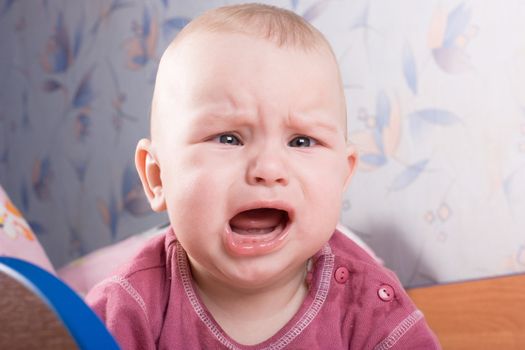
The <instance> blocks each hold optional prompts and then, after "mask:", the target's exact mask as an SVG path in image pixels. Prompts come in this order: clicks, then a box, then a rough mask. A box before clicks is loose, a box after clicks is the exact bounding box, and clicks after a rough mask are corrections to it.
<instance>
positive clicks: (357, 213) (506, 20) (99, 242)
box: [0, 0, 525, 286]
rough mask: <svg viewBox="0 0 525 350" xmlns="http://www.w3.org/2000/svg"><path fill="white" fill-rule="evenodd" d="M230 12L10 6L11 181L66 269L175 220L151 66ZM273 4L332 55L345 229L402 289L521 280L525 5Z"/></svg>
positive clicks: (135, 1) (456, 0)
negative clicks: (138, 165) (153, 117)
mask: <svg viewBox="0 0 525 350" xmlns="http://www.w3.org/2000/svg"><path fill="white" fill-rule="evenodd" d="M236 2H238V1H180V0H148V1H139V0H92V1H79V0H74V1H65V0H61V1H59V0H34V1H21V0H3V1H0V38H1V41H0V43H1V44H0V45H1V46H0V80H1V82H2V83H1V88H0V184H1V185H2V186H3V187H4V188H5V190H6V191H7V192H8V193H9V196H10V197H11V198H12V200H13V201H14V202H15V204H16V206H17V207H18V208H19V209H20V210H21V211H22V212H23V213H24V216H25V217H26V218H27V219H28V222H29V224H30V225H31V227H32V229H33V230H34V232H35V233H36V234H37V235H38V238H39V240H40V241H41V242H42V244H43V245H44V247H45V249H46V251H47V253H48V255H49V256H50V258H51V260H52V262H53V263H54V265H55V266H57V267H59V266H61V265H64V264H66V263H67V262H69V261H71V260H73V259H74V258H76V257H79V256H82V255H84V254H86V253H88V252H90V251H93V250H95V249H97V248H99V247H102V246H106V245H109V244H111V243H113V242H117V241H119V240H121V239H123V238H125V237H128V236H130V235H133V234H135V233H138V232H141V231H145V230H147V229H148V228H150V227H152V226H153V225H155V224H158V223H161V222H164V221H166V216H164V215H159V214H153V213H151V211H150V209H149V206H148V204H147V203H146V201H145V198H144V196H143V194H142V189H141V186H140V184H139V180H138V177H137V175H136V173H135V169H134V165H133V152H134V148H135V144H136V142H137V140H138V139H139V138H140V137H143V136H145V135H147V134H148V124H149V105H150V99H151V94H152V89H153V83H154V78H155V73H156V69H157V64H158V60H159V58H160V55H161V54H162V51H163V49H164V48H165V47H166V46H167V44H168V43H169V42H170V41H171V39H172V38H173V37H174V36H175V35H176V34H177V32H178V31H179V30H180V29H181V28H182V27H184V25H186V24H187V23H188V21H190V20H191V18H193V17H195V16H196V15H198V14H199V13H201V12H202V11H204V10H206V9H208V8H211V7H215V6H220V5H224V4H228V3H236ZM264 2H266V3H270V4H274V5H278V6H281V7H285V8H288V9H291V10H293V11H295V12H296V13H298V14H300V15H301V16H303V17H304V18H305V19H307V20H308V21H310V22H311V23H312V24H313V25H314V26H316V27H317V28H319V29H320V30H321V31H322V32H323V33H324V34H325V35H326V37H327V38H328V40H329V41H330V42H331V43H332V45H333V47H334V51H335V54H336V56H337V58H338V60H339V64H340V68H341V72H342V75H343V80H344V84H345V93H346V97H347V103H348V119H349V130H348V134H349V138H350V140H351V141H352V142H354V143H355V144H356V145H357V146H358V149H359V151H360V155H361V158H360V165H359V170H358V173H357V175H356V177H355V178H354V181H353V183H352V184H351V186H350V189H349V191H348V193H347V195H346V199H345V202H344V206H343V212H342V216H341V221H342V222H343V223H344V224H346V225H347V226H349V227H350V228H352V229H353V230H355V231H356V232H357V233H358V234H359V235H360V236H361V237H362V238H363V239H364V240H365V241H366V242H367V243H368V244H369V245H370V246H371V247H372V248H373V249H374V250H375V251H376V253H377V254H378V255H379V256H381V257H382V258H383V260H384V261H385V263H386V264H387V265H388V266H389V267H391V268H392V269H394V270H395V271H396V272H397V273H398V275H399V277H400V278H401V280H402V282H403V283H404V284H405V285H407V286H414V285H421V284H427V283H441V282H448V281H455V280H463V279H471V278H478V277H485V276H494V275H500V274H508V273H515V272H520V271H525V215H523V214H522V213H525V39H524V38H525V36H524V35H522V34H524V33H525V22H524V21H523V20H522V18H523V17H524V16H525V3H523V2H522V1H519V0H508V1H505V2H496V1H484V2H475V1H464V0H428V1H418V0H403V1H389V0H353V1H349V0H316V1H309V0H295V1H293V0H292V1H264ZM312 69H315V67H312ZM520 214H521V215H520Z"/></svg>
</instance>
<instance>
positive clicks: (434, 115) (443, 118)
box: [410, 108, 461, 126]
mask: <svg viewBox="0 0 525 350" xmlns="http://www.w3.org/2000/svg"><path fill="white" fill-rule="evenodd" d="M410 118H416V119H420V120H423V121H425V122H428V123H430V124H435V125H441V126H449V125H454V124H458V123H461V119H460V118H459V117H458V116H457V115H456V114H454V113H452V112H450V111H447V110H444V109H438V108H427V109H421V110H418V111H415V112H413V113H411V114H410Z"/></svg>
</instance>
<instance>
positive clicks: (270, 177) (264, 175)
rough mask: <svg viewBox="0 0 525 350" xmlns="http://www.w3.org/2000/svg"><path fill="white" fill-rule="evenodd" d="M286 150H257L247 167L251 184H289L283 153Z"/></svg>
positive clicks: (248, 179)
mask: <svg viewBox="0 0 525 350" xmlns="http://www.w3.org/2000/svg"><path fill="white" fill-rule="evenodd" d="M283 153H284V151H282V150H278V149H270V148H265V149H264V150H260V151H259V152H257V154H256V156H254V157H253V158H252V159H251V160H250V163H249V164H248V169H247V174H246V175H247V181H248V183H249V184H251V185H264V186H275V185H283V186H286V185H288V180H289V174H288V167H287V166H286V162H285V159H284V155H283Z"/></svg>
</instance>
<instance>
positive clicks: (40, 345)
mask: <svg viewBox="0 0 525 350" xmlns="http://www.w3.org/2000/svg"><path fill="white" fill-rule="evenodd" d="M0 349H2V350H3V349H9V350H33V349H38V350H61V349H64V350H70V349H73V350H74V349H78V347H77V345H76V343H75V342H74V340H73V339H72V338H71V336H70V335H69V332H68V331H67V330H66V328H65V327H64V326H63V325H62V322H61V321H60V320H59V319H58V317H57V316H56V315H55V313H54V312H53V311H51V309H50V308H49V306H48V305H47V304H45V303H44V302H43V301H42V300H41V299H40V298H39V297H38V296H36V295H35V294H34V293H33V292H32V291H30V290H29V289H27V288H26V287H25V286H24V285H22V284H21V283H20V282H18V281H17V280H15V279H14V278H12V277H11V276H9V275H7V274H4V273H3V272H2V271H0Z"/></svg>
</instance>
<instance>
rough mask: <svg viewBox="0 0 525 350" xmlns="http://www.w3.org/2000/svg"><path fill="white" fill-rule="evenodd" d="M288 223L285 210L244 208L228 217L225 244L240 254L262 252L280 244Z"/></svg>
mask: <svg viewBox="0 0 525 350" xmlns="http://www.w3.org/2000/svg"><path fill="white" fill-rule="evenodd" d="M289 223H290V216H289V214H288V212H287V211H286V210H282V209H276V208H256V209H249V210H245V211H242V212H240V213H238V214H236V215H235V216H234V217H233V218H231V219H230V221H229V228H228V229H227V233H226V244H227V246H228V247H229V248H230V250H231V251H233V252H234V253H237V254H240V255H259V254H264V253H267V252H269V251H271V250H273V249H275V248H277V247H278V246H279V245H280V243H281V242H282V241H283V240H284V238H285V237H286V234H287V232H288V227H289Z"/></svg>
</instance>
